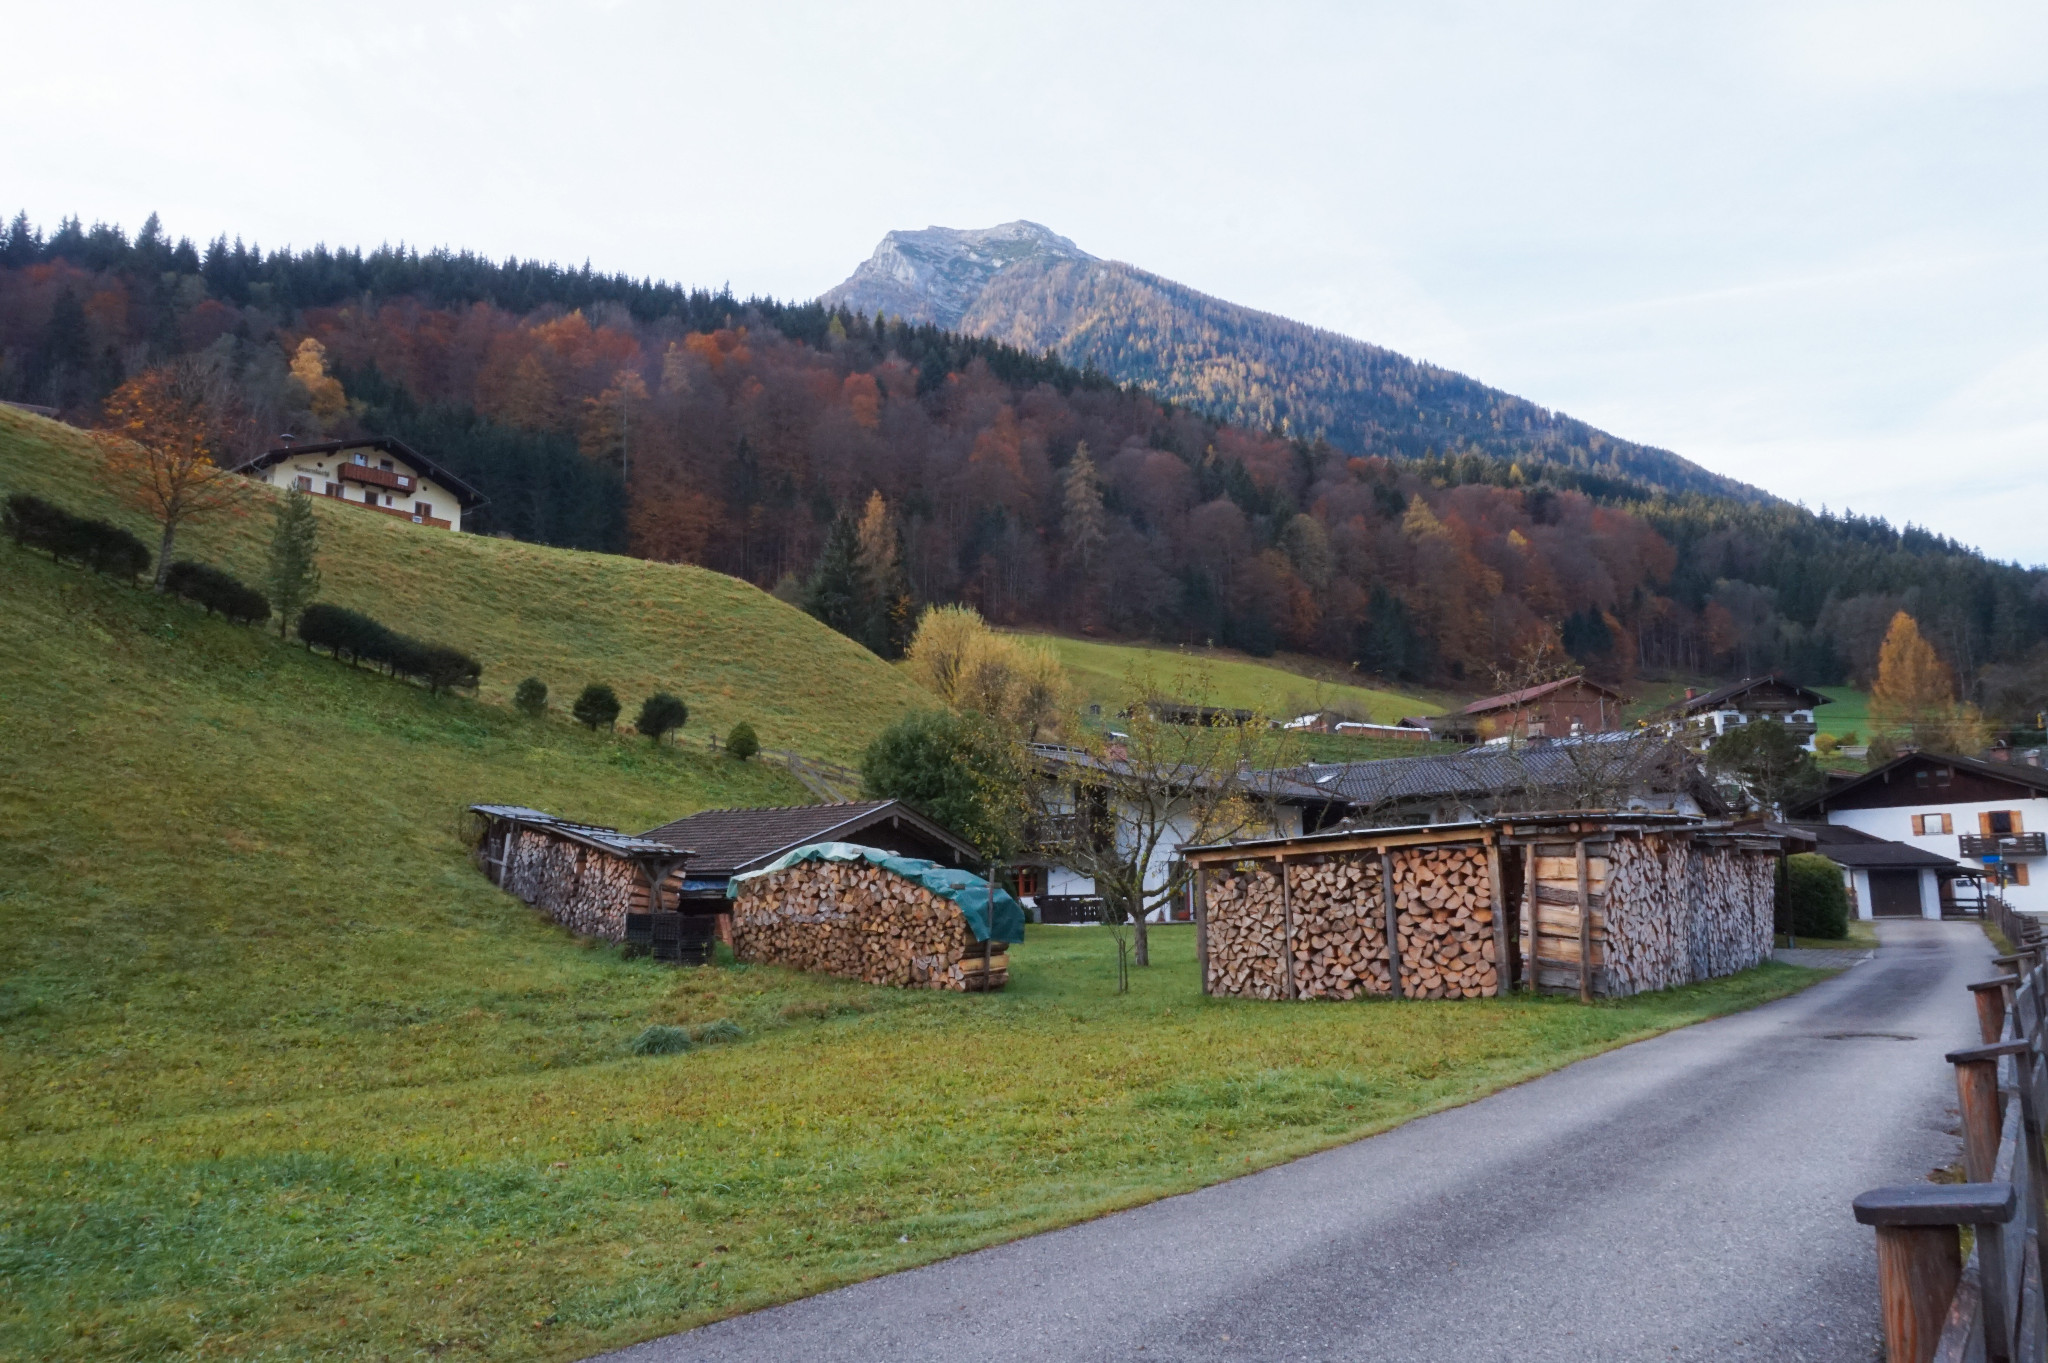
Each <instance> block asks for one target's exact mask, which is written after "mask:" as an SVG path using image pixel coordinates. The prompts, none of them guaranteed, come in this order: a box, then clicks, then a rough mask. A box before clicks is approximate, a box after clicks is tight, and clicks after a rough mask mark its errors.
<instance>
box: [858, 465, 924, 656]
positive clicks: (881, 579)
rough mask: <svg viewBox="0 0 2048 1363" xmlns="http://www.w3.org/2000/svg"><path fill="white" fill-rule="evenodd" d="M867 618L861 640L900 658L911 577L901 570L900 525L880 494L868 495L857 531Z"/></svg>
mask: <svg viewBox="0 0 2048 1363" xmlns="http://www.w3.org/2000/svg"><path fill="white" fill-rule="evenodd" d="M856 534H857V535H858V537H859V540H860V577H861V588H862V595H863V597H864V601H863V606H864V608H865V611H866V614H867V617H868V621H867V629H866V632H865V634H864V635H863V636H862V642H863V643H865V644H866V645H867V646H868V647H869V648H870V649H872V650H873V651H874V652H875V653H877V654H879V655H881V656H882V657H884V658H900V657H902V656H903V650H904V648H905V647H907V646H908V645H909V643H910V630H911V623H912V621H911V607H912V602H911V598H910V579H909V578H908V577H907V576H906V575H905V574H904V571H903V528H902V526H901V525H899V524H898V523H897V520H896V516H895V513H893V512H892V511H890V510H889V504H888V503H887V502H886V501H884V500H882V494H881V493H879V492H871V493H869V494H868V504H867V506H866V508H865V509H864V510H863V511H862V513H861V518H860V525H859V527H858V529H857V531H856Z"/></svg>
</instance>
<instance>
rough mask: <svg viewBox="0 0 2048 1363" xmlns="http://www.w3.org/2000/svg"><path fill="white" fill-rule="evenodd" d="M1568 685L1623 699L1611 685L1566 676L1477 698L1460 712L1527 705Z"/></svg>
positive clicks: (1482, 711) (1470, 713)
mask: <svg viewBox="0 0 2048 1363" xmlns="http://www.w3.org/2000/svg"><path fill="white" fill-rule="evenodd" d="M1567 686H1583V687H1585V688H1586V689H1587V690H1588V691H1598V692H1600V693H1601V694H1602V695H1607V696H1612V697H1613V698H1614V699H1616V700H1621V699H1623V696H1622V694H1621V692H1619V691H1617V690H1615V689H1614V688H1613V687H1611V686H1602V685H1601V684H1600V683H1599V682H1596V681H1587V680H1586V679H1585V678H1584V677H1564V678H1561V679H1559V680H1557V681H1554V682H1544V683H1543V684H1542V685H1541V686H1525V687H1523V688H1522V689H1521V690H1519V691H1509V692H1506V693H1504V694H1502V695H1498V696H1488V697H1487V698H1486V699H1485V700H1475V701H1473V702H1472V703H1471V704H1470V705H1468V706H1466V707H1465V708H1464V709H1462V710H1460V711H1458V713H1459V714H1461V715H1483V714H1486V713H1487V712H1488V711H1491V710H1506V709H1510V708H1512V707H1514V706H1517V705H1526V704H1527V703H1528V702H1530V701H1532V700H1538V699H1541V698H1542V697H1544V696H1547V695H1549V694H1550V693H1551V692H1553V691H1562V690H1564V688H1566V687H1567Z"/></svg>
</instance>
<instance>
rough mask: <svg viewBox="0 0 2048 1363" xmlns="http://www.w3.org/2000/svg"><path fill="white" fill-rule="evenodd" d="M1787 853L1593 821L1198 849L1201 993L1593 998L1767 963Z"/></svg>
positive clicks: (1640, 823) (1382, 831)
mask: <svg viewBox="0 0 2048 1363" xmlns="http://www.w3.org/2000/svg"><path fill="white" fill-rule="evenodd" d="M1782 850H1783V840H1782V839H1780V838H1777V837H1772V836H1768V835H1764V834H1760V833H1752V832H1749V831H1745V830H1737V829H1735V828H1733V827H1732V826H1730V825H1728V824H1726V823H1719V822H1710V821H1708V820H1705V819H1699V818H1693V817H1689V816H1686V815H1679V814H1657V813H1647V812H1642V813H1627V812H1614V811H1591V812H1561V813H1537V814H1527V815H1510V816H1503V817H1499V818H1487V819H1477V820H1471V821H1466V822H1461V823H1450V824H1434V825H1418V826H1413V827H1407V828H1374V829H1341V830H1332V831H1330V832H1326V833H1316V834H1309V835H1306V836H1303V837H1295V838H1275V839H1264V840H1257V841H1246V842H1236V843H1224V844H1219V845H1215V846H1210V847H1192V848H1188V849H1185V852H1186V856H1187V858H1188V860H1189V861H1190V862H1192V863H1193V864H1194V865H1195V867H1196V868H1197V874H1198V878H1199V887H1198V893H1197V895H1196V904H1197V906H1198V908H1199V910H1200V913H1199V916H1198V917H1197V919H1196V949H1197V952H1198V954H1199V956H1200V958H1201V969H1202V990H1203V992H1204V993H1208V994H1223V995H1234V996H1238V997H1243V998H1261V999H1311V998H1323V999H1351V998H1359V997H1367V996H1382V997H1384V996H1393V997H1400V998H1432V999H1442V998H1450V999H1456V998H1481V997H1491V996H1496V995H1500V994H1505V993H1507V992H1508V991H1510V990H1511V989H1514V988H1516V987H1523V988H1540V989H1543V990H1546V991H1551V992H1576V993H1577V994H1578V995H1579V996H1580V997H1581V998H1582V999H1591V998H1593V997H1595V996H1596V995H1598V996H1609V997H1613V996H1621V995H1627V994H1635V993H1640V992H1642V991H1645V990H1652V989H1665V988H1669V987H1671V986H1672V985H1678V984H1686V983H1690V982H1692V981H1694V980H1703V979H1710V978H1712V977H1714V976H1718V975H1728V974H1733V973H1734V972H1736V971H1739V970H1745V969H1748V968H1749V967H1750V966H1753V965H1757V964H1759V963H1761V962H1763V961H1765V960H1767V959H1769V957H1770V954H1771V944H1772V919H1773V910H1774V907H1775V903H1776V886H1777V863H1778V858H1779V856H1780V855H1781V853H1782ZM1390 890H1391V893H1390V892H1389V891H1390ZM1389 942H1392V943H1393V944H1394V947H1395V950H1394V951H1393V952H1392V953H1390V952H1389V950H1388V943H1389Z"/></svg>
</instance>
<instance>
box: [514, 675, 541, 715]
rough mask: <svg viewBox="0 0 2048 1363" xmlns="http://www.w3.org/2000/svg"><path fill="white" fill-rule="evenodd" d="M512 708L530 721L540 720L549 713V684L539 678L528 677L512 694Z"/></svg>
mask: <svg viewBox="0 0 2048 1363" xmlns="http://www.w3.org/2000/svg"><path fill="white" fill-rule="evenodd" d="M512 708H513V709H515V710H517V711H519V713H520V714H522V715H525V716H526V717H527V718H528V719H539V718H540V717H541V716H542V715H544V714H546V713H547V712H548V684H547V683H546V682H544V681H542V680H541V679H540V678H539V677H528V678H527V679H526V680H525V681H523V682H521V683H519V689H518V690H516V691H514V692H513V693H512Z"/></svg>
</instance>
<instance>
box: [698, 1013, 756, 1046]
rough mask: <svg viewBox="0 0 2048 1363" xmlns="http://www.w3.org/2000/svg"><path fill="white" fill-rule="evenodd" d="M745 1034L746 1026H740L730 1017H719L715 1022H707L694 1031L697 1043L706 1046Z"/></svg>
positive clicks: (735, 1039) (738, 1037)
mask: <svg viewBox="0 0 2048 1363" xmlns="http://www.w3.org/2000/svg"><path fill="white" fill-rule="evenodd" d="M746 1034H747V1030H746V1028H744V1027H742V1026H740V1025H739V1024H738V1023H737V1022H734V1021H733V1020H732V1019H731V1018H720V1019H719V1020H718V1021H716V1022H707V1023H705V1024H704V1025H703V1026H702V1027H699V1028H698V1029H697V1032H696V1040H697V1044H698V1045H700V1046H708V1045H711V1044H713V1043H716V1042H720V1041H738V1040H739V1039H740V1038H741V1037H743V1036H745V1035H746Z"/></svg>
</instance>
